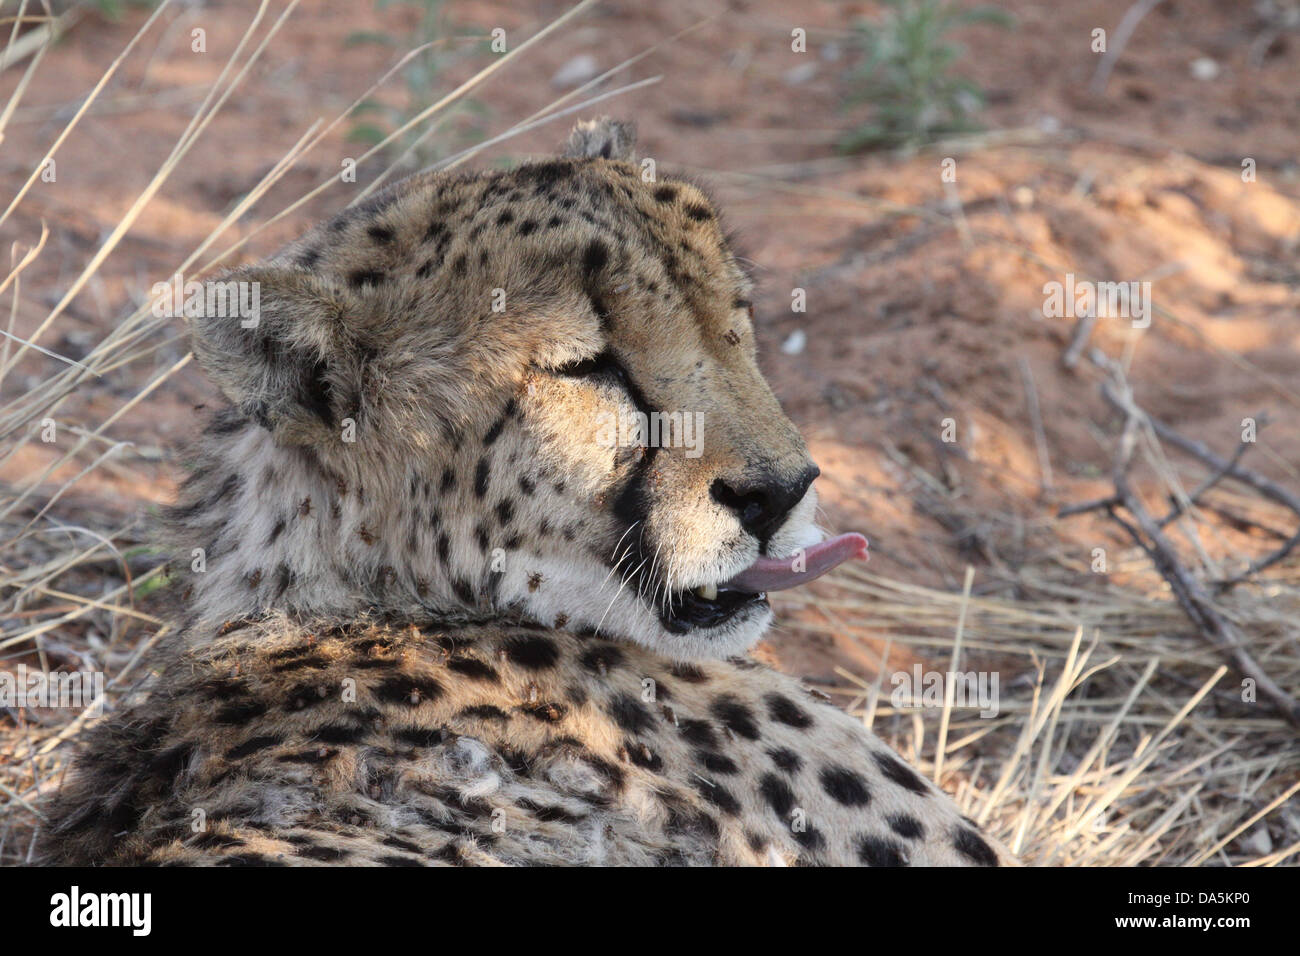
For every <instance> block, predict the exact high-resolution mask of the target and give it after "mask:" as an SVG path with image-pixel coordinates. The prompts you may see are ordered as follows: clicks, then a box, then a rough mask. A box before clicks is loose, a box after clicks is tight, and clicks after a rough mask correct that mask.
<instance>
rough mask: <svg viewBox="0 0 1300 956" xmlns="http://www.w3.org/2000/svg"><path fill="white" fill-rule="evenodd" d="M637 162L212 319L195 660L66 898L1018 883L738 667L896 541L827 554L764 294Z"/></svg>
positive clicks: (105, 779)
mask: <svg viewBox="0 0 1300 956" xmlns="http://www.w3.org/2000/svg"><path fill="white" fill-rule="evenodd" d="M632 142H633V135H632V130H631V128H630V127H629V126H628V125H626V124H622V123H616V122H611V121H609V120H602V121H599V122H595V123H585V124H580V126H579V127H578V129H576V130H575V131H574V133H573V135H572V136H571V138H570V142H569V149H568V152H567V154H566V155H565V156H563V157H560V158H555V159H550V160H544V161H539V162H531V163H526V164H524V165H522V166H520V167H519V168H517V169H514V170H511V171H504V172H492V173H480V174H472V175H453V174H446V173H438V174H424V175H420V176H416V177H414V178H412V179H409V180H407V181H405V182H403V183H400V184H398V185H396V186H394V187H391V188H390V189H388V190H387V191H386V192H384V193H382V194H381V195H379V196H378V197H376V198H374V199H372V200H370V201H368V202H367V203H365V204H363V205H359V206H357V207H355V208H353V209H350V210H348V211H346V212H344V213H343V214H341V215H340V216H338V217H336V218H335V219H333V220H331V221H330V222H328V223H326V224H324V225H322V226H320V227H318V228H316V229H315V230H313V231H312V232H310V233H308V234H307V235H306V236H305V237H303V238H302V239H300V240H299V241H297V242H295V243H293V244H292V245H291V246H289V247H288V248H287V249H285V250H284V251H282V252H281V253H279V254H278V255H276V256H275V257H273V258H272V259H270V260H268V261H267V262H265V263H263V264H260V265H255V266H250V267H246V268H242V269H239V270H236V271H235V272H233V273H231V274H230V275H228V276H227V277H225V278H224V279H223V280H222V281H221V283H220V285H221V287H222V288H224V289H227V290H231V291H236V290H238V289H240V288H241V287H239V286H231V285H229V283H249V284H255V285H249V286H245V287H242V288H245V289H247V288H255V289H256V290H257V295H256V297H255V298H254V299H252V301H255V302H256V303H257V306H256V312H255V314H254V315H211V314H210V315H204V316H202V317H199V318H196V319H194V328H193V331H194V351H195V355H196V356H197V358H198V360H199V362H200V363H201V364H202V366H203V367H204V369H205V370H206V371H207V373H208V374H209V376H210V377H211V378H212V379H213V381H214V382H215V383H216V384H217V385H218V386H219V387H220V388H221V390H222V391H223V392H224V393H225V395H226V396H227V397H228V398H229V400H230V403H231V404H230V407H229V408H227V409H225V410H224V411H222V412H220V413H219V414H218V415H217V416H216V417H215V418H214V419H213V421H212V422H211V423H210V424H209V425H208V427H207V428H206V430H205V431H204V433H203V435H202V437H201V439H200V440H199V441H198V442H197V446H196V449H195V455H194V457H195V467H194V470H193V473H192V475H191V477H190V478H189V479H188V480H187V481H186V483H185V484H184V485H183V487H182V491H181V494H180V500H179V502H178V504H177V505H176V506H175V507H174V508H172V509H171V510H170V512H169V515H168V538H169V543H170V545H171V546H172V547H173V549H174V550H175V552H176V554H177V555H178V556H181V557H182V558H183V557H184V556H186V555H193V556H195V557H194V560H193V562H192V563H191V564H189V565H188V566H185V565H181V566H180V567H179V568H178V569H177V570H175V571H174V576H175V577H176V578H177V579H178V582H179V584H180V587H181V589H183V607H182V608H181V615H182V618H183V619H182V622H181V623H182V627H181V629H180V635H179V637H178V638H177V639H176V640H174V641H173V642H172V644H171V645H170V646H169V647H168V648H167V649H166V650H164V651H162V652H161V653H160V656H159V658H158V661H157V667H158V668H159V669H160V676H159V677H158V678H157V679H156V682H155V684H154V686H153V687H152V689H151V691H150V694H149V696H148V698H147V699H146V700H145V701H144V702H143V703H141V704H139V705H137V706H136V707H133V708H131V709H130V710H128V711H125V712H122V713H119V714H116V715H113V716H112V717H110V718H109V719H107V720H106V721H104V722H103V723H102V724H101V725H100V726H98V727H97V728H95V729H94V730H93V731H92V732H91V733H90V734H88V735H87V738H86V740H85V742H84V751H83V754H82V756H81V757H80V758H79V761H78V764H77V767H76V769H75V771H74V773H73V774H72V775H71V777H70V779H69V781H68V782H67V783H66V784H65V786H64V787H63V789H62V791H61V792H60V794H59V795H58V797H57V798H56V800H55V802H54V803H53V805H52V806H51V807H50V821H51V822H50V825H49V826H48V827H47V828H46V832H45V834H44V837H43V844H42V845H43V851H44V855H45V858H46V859H47V860H50V861H54V862H95V863H139V862H151V863H165V862H177V863H211V864H235V863H244V864H247V863H256V864H276V863H295V864H307V863H328V862H343V863H377V864H385V863H387V864H428V863H512V864H530V863H532V864H539V863H540V864H547V863H554V864H577V863H600V864H610V863H617V864H657V863H663V862H676V863H690V864H697V863H721V864H738V863H769V864H770V863H790V862H800V863H822V864H847V863H867V864H872V865H898V864H904V863H919V864H948V863H952V864H980V865H992V864H996V863H998V862H999V861H1001V860H1005V859H1006V857H1005V855H1004V853H1003V851H1001V850H1000V849H998V848H996V847H995V845H993V844H992V843H991V842H990V841H988V840H987V839H986V838H984V837H983V836H981V835H980V834H979V832H978V828H977V827H975V825H974V824H973V823H971V822H970V821H968V820H966V819H964V818H963V817H961V815H960V814H959V813H958V811H957V809H956V807H955V806H954V805H953V804H952V802H951V801H950V800H948V798H947V797H946V796H944V795H943V794H942V793H941V792H939V791H938V790H937V789H936V788H934V787H933V786H932V785H931V784H929V783H928V782H927V781H925V780H923V779H922V778H921V777H919V776H918V775H917V774H916V773H915V772H914V771H912V770H911V769H910V768H908V767H907V766H906V765H905V764H904V763H903V762H902V761H900V760H899V759H898V758H897V757H896V756H895V755H893V753H892V752H891V751H890V750H889V749H888V748H887V747H885V746H884V745H883V744H882V743H881V742H879V741H878V740H876V739H875V738H873V737H872V736H871V735H870V734H869V733H868V732H867V731H866V730H865V729H864V728H863V727H862V726H861V724H860V723H859V722H857V721H855V720H853V719H852V718H850V717H848V716H847V715H845V714H843V713H842V712H840V711H839V710H838V709H836V708H835V707H833V706H830V705H829V704H826V703H824V702H821V701H819V700H817V699H815V698H814V697H812V696H811V695H810V694H809V693H808V692H807V691H805V690H804V689H802V688H801V687H800V686H799V685H798V683H797V682H795V681H793V680H792V679H790V678H788V677H785V676H783V675H780V674H778V673H776V672H774V671H771V670H769V669H767V668H765V667H762V666H761V665H759V664H757V663H756V662H754V661H752V660H750V659H748V658H746V657H744V656H743V655H744V653H745V652H746V651H748V650H749V649H750V648H751V647H752V646H753V644H754V643H755V642H756V641H757V640H758V639H759V638H760V637H761V635H762V634H763V632H764V630H765V629H766V627H767V626H768V624H769V622H770V619H771V609H770V606H769V605H768V603H767V601H766V599H765V596H764V592H766V591H769V590H774V589H779V588H783V587H790V586H794V585H796V584H799V583H802V582H804V581H807V580H811V579H812V578H814V577H816V576H817V575H819V574H822V573H825V572H826V571H828V570H830V569H831V568H833V567H835V566H836V565H838V564H840V563H842V562H844V561H846V560H849V559H851V558H853V557H855V556H857V555H860V554H864V553H865V548H866V541H865V539H863V538H862V537H861V536H860V535H854V534H846V535H839V536H836V537H833V538H830V539H827V540H822V535H821V534H820V532H819V531H818V530H817V529H816V528H815V527H814V525H813V522H812V518H813V514H814V511H815V507H816V493H815V491H814V490H813V488H812V483H813V480H814V479H815V478H816V477H817V474H818V472H817V468H816V467H815V465H813V463H812V462H811V460H810V459H809V456H808V452H807V449H806V447H805V446H804V443H803V441H802V439H801V438H800V436H799V434H798V432H797V431H796V430H795V429H794V427H793V426H792V425H791V423H790V422H789V421H788V420H787V419H786V418H785V416H784V415H783V414H782V412H781V410H780V407H779V406H778V404H777V402H776V399H775V397H774V396H773V395H772V393H771V391H770V390H769V388H768V386H767V384H766V383H765V382H764V380H763V378H762V376H761V374H760V373H759V371H758V368H757V365H756V362H755V350H754V333H753V328H752V325H751V321H750V318H751V315H750V313H751V311H752V310H751V306H750V284H749V281H748V279H747V278H746V276H745V274H744V273H743V271H742V270H741V269H740V267H739V266H738V265H737V263H736V260H735V258H734V256H733V255H732V254H731V252H730V251H729V249H728V245H727V241H726V239H725V237H724V235H723V232H722V229H721V227H720V225H719V223H718V218H717V214H716V213H715V211H714V209H713V207H712V205H711V203H710V202H709V200H708V199H707V198H706V197H705V195H704V194H703V193H702V192H701V191H700V190H699V189H698V188H696V187H695V186H693V185H691V184H689V183H685V182H678V181H666V180H660V181H659V182H645V181H643V179H642V176H641V174H640V169H639V167H638V166H637V165H635V164H634V163H633V162H632V161H631V160H632V157H631V148H632ZM246 301H247V300H246Z"/></svg>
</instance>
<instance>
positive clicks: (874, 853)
mask: <svg viewBox="0 0 1300 956" xmlns="http://www.w3.org/2000/svg"><path fill="white" fill-rule="evenodd" d="M858 859H859V860H861V861H862V862H863V863H865V864H866V865H867V866H907V853H906V852H905V851H904V850H903V847H902V846H901V845H900V844H898V843H896V842H895V841H893V840H890V839H888V838H887V837H877V836H864V837H863V838H862V841H861V842H860V843H859V844H858Z"/></svg>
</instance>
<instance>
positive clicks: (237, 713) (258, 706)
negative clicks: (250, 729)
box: [213, 700, 266, 724]
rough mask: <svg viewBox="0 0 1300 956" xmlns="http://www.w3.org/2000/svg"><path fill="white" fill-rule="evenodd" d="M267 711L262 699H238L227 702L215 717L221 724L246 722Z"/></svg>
mask: <svg viewBox="0 0 1300 956" xmlns="http://www.w3.org/2000/svg"><path fill="white" fill-rule="evenodd" d="M264 713H266V704H265V703H263V702H262V701H260V700H248V701H236V702H234V703H231V704H227V705H226V706H225V707H222V708H221V709H220V710H219V711H217V713H216V716H215V717H213V720H215V721H216V722H217V723H219V724H246V723H248V722H249V721H250V720H253V719H254V718H257V717H261V716H262V715H263V714H264Z"/></svg>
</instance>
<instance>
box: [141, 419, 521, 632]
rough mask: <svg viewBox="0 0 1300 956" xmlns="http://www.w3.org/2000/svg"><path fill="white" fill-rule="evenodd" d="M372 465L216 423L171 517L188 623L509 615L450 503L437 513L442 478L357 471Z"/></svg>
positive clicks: (241, 425) (249, 426)
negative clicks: (266, 617)
mask: <svg viewBox="0 0 1300 956" xmlns="http://www.w3.org/2000/svg"><path fill="white" fill-rule="evenodd" d="M366 457H367V456H366V454H364V453H361V452H355V453H348V454H341V455H335V456H332V457H331V459H330V460H329V461H328V462H326V461H325V460H323V459H322V457H321V456H320V455H318V454H317V453H315V452H313V451H311V450H307V449H303V448H296V447H295V448H286V447H282V446H280V445H277V444H276V443H275V441H274V440H273V439H272V437H271V435H270V433H269V432H267V431H266V430H265V429H263V428H261V427H258V426H257V425H255V424H253V423H251V422H248V421H238V422H234V421H232V422H223V421H222V420H221V419H220V418H219V419H218V421H217V423H216V424H214V426H213V427H212V428H210V429H209V430H208V432H207V433H206V435H205V438H204V441H203V443H202V445H201V447H200V451H199V454H198V456H197V461H196V463H195V470H194V472H193V474H192V476H191V477H190V479H189V480H188V481H187V482H186V483H185V484H184V485H183V486H182V489H181V493H180V496H179V499H178V502H177V504H176V506H175V507H173V508H171V509H169V512H168V516H167V517H168V524H169V529H168V530H169V533H168V535H167V537H168V539H169V543H170V545H171V548H172V550H173V553H174V562H175V565H174V566H175V571H176V573H178V575H179V576H180V578H181V580H182V582H183V584H184V595H185V599H186V602H187V611H188V612H189V614H190V616H191V618H193V619H198V620H207V621H226V620H232V619H236V618H241V617H246V616H251V615H256V614H259V613H264V612H267V611H272V610H280V611H285V612H288V613H290V614H292V615H294V616H298V617H303V618H306V617H332V616H357V615H360V614H365V613H372V614H373V613H379V614H382V615H384V616H386V617H389V618H398V619H400V618H407V619H412V620H415V619H422V620H428V619H431V618H432V619H456V620H463V619H466V618H473V619H478V620H481V619H485V618H489V617H492V616H495V615H498V614H504V613H507V612H508V611H509V610H510V609H508V608H500V607H497V606H495V605H494V603H493V602H492V598H491V595H492V588H491V587H490V582H489V581H480V580H479V577H480V576H481V571H482V564H481V561H474V560H471V559H470V556H469V555H468V554H466V553H465V552H466V551H467V550H468V549H466V548H465V547H464V546H463V545H464V542H463V536H462V535H461V534H459V533H458V528H457V527H456V525H455V522H454V521H453V520H451V514H450V512H451V511H453V510H454V509H453V508H450V507H448V505H449V501H447V500H445V497H446V496H445V497H444V500H440V501H438V502H437V503H438V504H439V505H441V506H442V507H435V501H434V498H435V496H434V494H433V489H432V486H433V485H436V484H437V482H438V480H439V479H438V478H437V477H434V476H430V477H421V476H419V475H416V474H411V475H408V476H407V478H406V480H404V481H403V482H401V486H400V487H393V486H392V484H391V483H392V479H391V478H390V479H387V480H386V479H385V477H384V476H383V475H382V474H379V473H368V472H366V471H365V470H364V469H363V468H360V467H357V463H358V462H360V461H362V460H363V459H365V458H366ZM444 480H445V479H444ZM443 491H444V492H447V491H449V489H443ZM475 565H477V567H475ZM480 595H481V596H482V597H477V596H480Z"/></svg>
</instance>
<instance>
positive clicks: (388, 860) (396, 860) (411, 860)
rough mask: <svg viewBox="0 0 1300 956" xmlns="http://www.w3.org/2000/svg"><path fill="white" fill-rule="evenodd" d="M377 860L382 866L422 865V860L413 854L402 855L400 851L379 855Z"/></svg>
mask: <svg viewBox="0 0 1300 956" xmlns="http://www.w3.org/2000/svg"><path fill="white" fill-rule="evenodd" d="M378 862H379V863H381V864H383V865H384V866H424V861H423V860H417V859H416V858H415V857H413V856H402V855H401V854H400V853H390V854H389V855H388V856H381V857H379V858H378Z"/></svg>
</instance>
